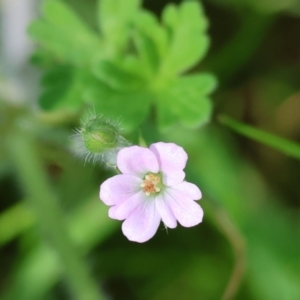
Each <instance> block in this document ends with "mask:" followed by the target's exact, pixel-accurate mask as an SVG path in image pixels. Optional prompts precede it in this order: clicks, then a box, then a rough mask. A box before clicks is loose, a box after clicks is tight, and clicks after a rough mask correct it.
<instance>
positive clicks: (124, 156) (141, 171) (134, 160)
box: [117, 146, 159, 177]
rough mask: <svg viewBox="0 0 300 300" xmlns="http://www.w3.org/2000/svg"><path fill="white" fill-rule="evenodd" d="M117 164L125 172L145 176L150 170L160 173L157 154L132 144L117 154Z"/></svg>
mask: <svg viewBox="0 0 300 300" xmlns="http://www.w3.org/2000/svg"><path fill="white" fill-rule="evenodd" d="M117 166H118V168H119V170H120V171H121V172H122V173H124V174H132V175H136V176H141V177H142V176H144V175H145V174H146V173H148V172H152V173H158V171H159V166H158V161H157V158H156V157H155V155H154V154H153V153H152V152H151V151H150V150H149V149H147V148H143V147H138V146H131V147H126V148H123V149H122V150H120V151H119V153H118V156H117Z"/></svg>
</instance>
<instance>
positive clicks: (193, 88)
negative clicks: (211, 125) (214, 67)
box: [157, 74, 216, 130]
mask: <svg viewBox="0 0 300 300" xmlns="http://www.w3.org/2000/svg"><path fill="white" fill-rule="evenodd" d="M215 86H216V79H215V77H214V76H212V75H210V74H201V75H190V76H184V77H181V78H179V79H177V80H176V81H174V83H173V84H172V85H171V86H170V87H169V88H167V89H166V90H164V91H160V92H159V93H157V99H158V101H157V105H158V109H159V114H158V121H159V126H160V128H161V129H162V130H164V129H167V128H168V127H169V126H171V125H174V123H175V117H174V116H176V118H178V120H180V121H181V123H182V124H183V125H184V126H185V127H187V128H196V127H198V126H200V125H203V124H204V123H206V122H207V121H208V120H209V118H210V115H211V112H212V104H211V102H210V100H209V99H208V98H207V97H206V96H205V95H207V94H209V93H210V92H211V91H212V90H213V89H214V88H215ZM172 115H173V117H172Z"/></svg>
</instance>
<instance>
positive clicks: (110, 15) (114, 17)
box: [98, 0, 140, 57]
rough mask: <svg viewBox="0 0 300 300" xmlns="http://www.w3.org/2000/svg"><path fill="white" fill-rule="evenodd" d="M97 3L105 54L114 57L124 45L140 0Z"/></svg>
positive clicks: (108, 0) (103, 0)
mask: <svg viewBox="0 0 300 300" xmlns="http://www.w3.org/2000/svg"><path fill="white" fill-rule="evenodd" d="M99 3H100V5H99V12H98V16H99V17H98V19H99V28H100V29H101V32H102V34H103V37H104V40H105V42H106V50H107V55H108V56H109V57H114V56H115V54H116V53H120V51H122V50H124V49H125V47H126V44H127V41H128V35H129V30H130V24H131V22H132V20H133V18H134V15H135V14H136V13H137V11H138V7H139V5H140V0H127V1H124V0H114V1H111V0H102V1H99Z"/></svg>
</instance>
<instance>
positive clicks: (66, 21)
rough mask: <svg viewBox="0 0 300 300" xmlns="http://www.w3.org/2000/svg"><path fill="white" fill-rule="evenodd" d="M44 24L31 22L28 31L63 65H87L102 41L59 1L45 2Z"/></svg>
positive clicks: (49, 0)
mask: <svg viewBox="0 0 300 300" xmlns="http://www.w3.org/2000/svg"><path fill="white" fill-rule="evenodd" d="M43 13H44V16H45V21H42V20H37V21H34V22H32V23H31V25H30V26H29V29H28V32H29V34H30V35H31V37H33V38H34V39H35V40H36V41H38V42H39V43H41V44H42V45H43V46H45V47H46V48H48V49H49V50H51V51H52V52H53V53H54V54H55V55H57V56H58V57H59V58H60V59H61V60H63V61H64V62H72V63H74V64H76V65H77V64H79V65H82V64H87V63H88V62H89V61H90V60H91V58H92V57H94V56H95V54H96V53H97V52H96V51H97V50H98V49H100V46H101V41H100V39H99V37H98V36H97V35H96V34H95V33H93V32H92V31H91V30H90V29H89V28H88V27H87V26H86V25H85V24H84V23H83V22H82V21H81V20H80V19H79V18H78V17H77V16H76V14H75V13H74V12H72V11H71V10H70V9H69V8H68V6H66V5H65V4H64V3H63V2H61V1H59V0H47V1H45V2H44V6H43Z"/></svg>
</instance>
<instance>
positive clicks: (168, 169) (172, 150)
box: [149, 142, 188, 186]
mask: <svg viewBox="0 0 300 300" xmlns="http://www.w3.org/2000/svg"><path fill="white" fill-rule="evenodd" d="M149 149H150V150H151V151H152V152H153V153H154V154H155V156H156V157H157V160H158V163H159V167H160V170H161V171H162V173H163V175H164V176H163V177H164V178H163V180H164V184H166V185H168V186H172V185H175V184H177V183H180V182H182V180H183V179H184V177H185V173H184V172H183V171H182V170H183V169H184V167H185V165H186V162H187V159H188V156H187V154H186V152H185V151H184V149H183V148H182V147H180V146H178V145H176V144H174V143H163V142H159V143H155V144H152V145H151V146H150V148H149Z"/></svg>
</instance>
